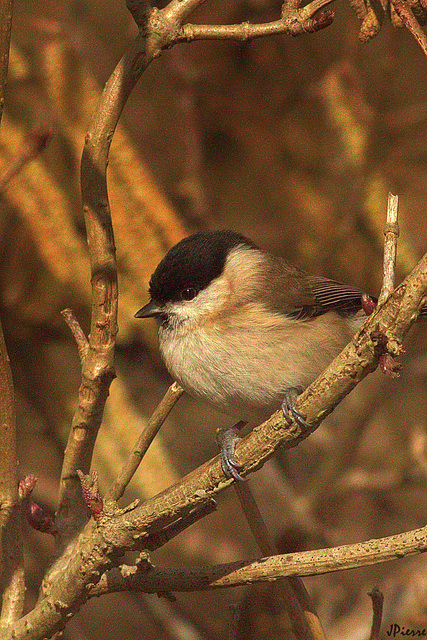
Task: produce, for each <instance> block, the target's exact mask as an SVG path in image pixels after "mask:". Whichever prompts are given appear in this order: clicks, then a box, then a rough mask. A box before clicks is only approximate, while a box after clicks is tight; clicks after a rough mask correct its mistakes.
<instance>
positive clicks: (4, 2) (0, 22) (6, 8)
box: [0, 0, 13, 122]
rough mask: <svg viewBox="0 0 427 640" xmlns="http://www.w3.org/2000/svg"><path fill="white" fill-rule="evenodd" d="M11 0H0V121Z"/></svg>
mask: <svg viewBox="0 0 427 640" xmlns="http://www.w3.org/2000/svg"><path fill="white" fill-rule="evenodd" d="M12 8H13V0H0V16H1V19H0V122H1V118H2V115H3V107H4V96H5V89H6V79H7V69H8V67H9V45H10V32H11V30H12Z"/></svg>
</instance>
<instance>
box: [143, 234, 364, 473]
mask: <svg viewBox="0 0 427 640" xmlns="http://www.w3.org/2000/svg"><path fill="white" fill-rule="evenodd" d="M149 292H150V298H151V300H150V302H148V304H146V305H145V306H144V307H142V309H140V310H139V311H138V312H137V313H136V314H135V317H136V318H148V317H154V318H156V320H157V321H158V325H159V344H160V352H161V355H162V357H163V359H164V361H165V364H166V367H167V369H168V370H169V373H170V374H171V376H172V377H173V378H174V379H175V380H177V381H178V382H179V384H180V385H181V386H182V387H183V388H184V389H185V390H186V391H187V392H188V393H189V394H190V395H192V396H195V397H197V398H200V399H201V400H203V401H205V402H207V403H209V404H210V405H212V406H214V407H215V408H216V409H218V410H219V411H222V412H225V413H227V414H231V415H233V416H234V417H235V418H237V419H239V420H241V421H244V422H247V421H249V420H257V421H258V422H259V421H262V420H265V419H266V418H267V417H269V416H270V415H271V414H272V413H273V412H274V411H276V410H277V409H279V408H280V407H282V408H283V411H284V413H285V415H289V413H290V414H292V416H293V417H294V418H295V419H296V420H297V421H299V422H300V423H301V424H305V421H304V418H303V416H302V415H301V414H300V413H299V412H298V411H297V409H296V406H295V404H296V398H297V395H298V393H301V392H302V391H303V390H304V389H305V388H306V387H307V386H308V385H309V384H310V383H311V382H313V380H315V378H316V377H317V376H318V375H319V374H320V373H321V372H322V371H323V370H324V369H325V368H326V367H327V365H328V364H329V363H330V362H331V361H332V360H333V358H334V357H335V356H336V355H337V354H338V353H339V352H340V351H341V349H342V348H343V347H344V346H345V345H346V344H347V343H348V342H349V340H350V339H351V338H352V336H353V335H354V333H355V332H356V331H357V329H358V327H359V326H360V325H361V323H362V322H363V319H364V317H366V316H365V314H364V312H363V311H362V291H360V290H359V289H357V288H355V287H351V286H348V285H345V284H341V283H339V282H335V281H334V280H329V279H327V278H322V277H318V276H312V275H308V274H307V273H305V272H304V271H302V270H301V269H299V268H297V267H295V266H292V265H290V264H289V263H287V262H286V261H285V260H284V259H283V258H281V257H277V256H273V255H270V254H269V253H267V252H265V251H263V250H261V249H260V248H259V247H258V246H257V245H256V244H255V243H254V242H252V241H251V240H249V239H248V238H246V237H244V236H243V235H241V234H239V233H236V232H234V231H203V232H200V233H196V234H194V235H191V236H190V237H188V238H184V239H183V240H181V241H180V242H178V244H176V245H175V246H174V247H172V249H170V251H169V252H168V253H167V254H166V256H165V257H164V258H163V260H162V261H161V262H160V263H159V265H158V266H157V268H156V270H155V271H154V273H153V275H152V276H151V280H150V285H149ZM229 434H230V435H229V437H226V436H225V435H224V439H223V441H222V450H221V463H222V467H223V470H224V472H225V473H226V474H227V475H228V476H232V477H233V478H235V479H237V480H242V479H243V478H242V477H241V476H240V474H239V473H238V470H239V467H240V465H239V463H238V462H237V460H236V459H235V457H234V445H235V441H236V438H237V433H236V432H235V431H230V432H229Z"/></svg>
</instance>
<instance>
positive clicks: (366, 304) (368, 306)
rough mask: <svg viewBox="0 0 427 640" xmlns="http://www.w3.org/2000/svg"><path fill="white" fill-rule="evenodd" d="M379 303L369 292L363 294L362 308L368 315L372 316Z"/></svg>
mask: <svg viewBox="0 0 427 640" xmlns="http://www.w3.org/2000/svg"><path fill="white" fill-rule="evenodd" d="M376 306H377V303H376V302H374V300H372V298H371V296H368V294H367V293H363V294H362V309H363V311H364V312H365V313H366V315H367V316H370V315H371V313H373V312H374V311H375V309H376Z"/></svg>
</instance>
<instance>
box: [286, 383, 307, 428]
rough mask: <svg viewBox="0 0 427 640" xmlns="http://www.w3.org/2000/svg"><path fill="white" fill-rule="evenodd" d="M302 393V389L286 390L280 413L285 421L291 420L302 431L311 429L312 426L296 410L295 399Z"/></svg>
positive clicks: (291, 388) (290, 388) (292, 388)
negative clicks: (281, 412)
mask: <svg viewBox="0 0 427 640" xmlns="http://www.w3.org/2000/svg"><path fill="white" fill-rule="evenodd" d="M302 392H303V389H302V387H289V388H288V389H286V391H285V397H284V399H283V402H282V411H283V415H284V417H285V419H286V420H289V418H291V419H293V420H295V422H296V423H297V424H298V425H299V426H300V427H302V428H303V429H311V427H312V425H310V424H309V423H308V422H307V421H306V420H305V418H304V417H303V416H302V414H301V413H300V412H299V411H298V409H297V408H296V403H297V398H298V396H299V394H300V393H302Z"/></svg>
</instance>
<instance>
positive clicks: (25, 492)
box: [18, 474, 37, 500]
mask: <svg viewBox="0 0 427 640" xmlns="http://www.w3.org/2000/svg"><path fill="white" fill-rule="evenodd" d="M36 483H37V478H36V476H33V475H32V474H30V475H29V476H25V478H24V479H23V480H20V481H19V485H18V491H19V497H20V498H21V500H25V499H26V498H29V497H30V495H31V494H32V492H33V491H34V487H35V486H36Z"/></svg>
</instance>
